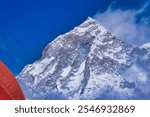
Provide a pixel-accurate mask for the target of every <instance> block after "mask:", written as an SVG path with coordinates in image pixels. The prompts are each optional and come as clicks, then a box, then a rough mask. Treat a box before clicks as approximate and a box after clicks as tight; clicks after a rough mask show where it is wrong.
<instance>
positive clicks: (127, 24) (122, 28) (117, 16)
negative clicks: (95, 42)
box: [94, 4, 150, 45]
mask: <svg viewBox="0 0 150 117" xmlns="http://www.w3.org/2000/svg"><path fill="white" fill-rule="evenodd" d="M147 5H148V4H146V5H145V6H143V7H142V8H141V9H138V10H133V9H132V10H131V9H130V10H121V9H116V10H112V8H111V6H110V7H109V8H108V9H107V10H106V11H105V12H104V13H97V14H96V15H95V16H94V18H95V19H96V20H97V21H98V22H99V23H100V24H101V25H103V26H105V27H106V28H107V29H108V30H110V31H111V32H112V33H114V34H115V35H116V36H118V37H119V38H120V39H122V40H123V41H125V42H127V43H132V44H135V45H141V44H143V43H145V42H148V41H150V25H149V21H150V18H149V17H148V18H145V17H142V18H141V19H140V21H139V22H138V23H137V21H136V20H137V15H139V14H141V13H142V12H143V11H144V10H145V9H146V7H147Z"/></svg>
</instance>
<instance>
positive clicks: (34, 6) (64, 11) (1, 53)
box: [0, 0, 149, 75]
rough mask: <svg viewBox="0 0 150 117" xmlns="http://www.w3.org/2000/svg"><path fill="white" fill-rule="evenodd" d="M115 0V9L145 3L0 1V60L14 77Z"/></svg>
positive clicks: (130, 0)
mask: <svg viewBox="0 0 150 117" xmlns="http://www.w3.org/2000/svg"><path fill="white" fill-rule="evenodd" d="M114 1H115V4H114V6H115V7H114V8H122V9H134V8H138V7H140V6H141V5H143V4H144V3H145V1H146V0H143V1H142V0H0V60H2V61H3V62H4V63H5V64H6V65H7V66H8V67H9V68H10V69H11V71H12V72H13V73H14V74H15V75H17V74H18V73H19V72H20V71H21V70H22V68H23V67H24V66H25V65H27V64H29V63H32V62H34V61H35V60H37V59H39V58H40V57H41V53H42V50H43V49H44V47H45V46H46V45H47V44H48V43H49V42H51V41H52V40H53V39H54V38H55V37H57V36H58V35H60V34H63V33H66V32H68V31H69V30H71V29H73V28H74V27H75V26H78V25H79V24H80V23H82V22H83V21H84V20H85V19H86V18H87V17H88V16H91V17H92V16H93V15H94V14H95V13H97V12H98V11H99V12H104V11H105V10H106V9H107V7H108V6H109V5H110V4H111V3H112V2H114ZM144 15H148V16H149V12H145V13H144Z"/></svg>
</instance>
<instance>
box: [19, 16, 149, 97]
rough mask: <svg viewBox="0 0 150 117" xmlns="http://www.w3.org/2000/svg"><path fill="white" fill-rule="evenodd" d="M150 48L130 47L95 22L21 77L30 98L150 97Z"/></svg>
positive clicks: (58, 43)
mask: <svg viewBox="0 0 150 117" xmlns="http://www.w3.org/2000/svg"><path fill="white" fill-rule="evenodd" d="M149 70H150V44H149V43H147V44H145V45H143V46H141V47H136V46H132V45H129V44H126V43H124V42H122V41H121V40H119V39H118V37H116V36H115V35H113V34H112V33H111V32H109V31H108V30H107V29H105V28H104V27H103V26H101V25H100V24H98V23H97V22H96V21H95V20H93V19H92V18H88V19H87V20H86V21H85V22H84V23H82V24H81V25H79V26H78V27H75V28H74V29H73V30H71V31H70V32H68V33H66V34H64V35H60V36H58V37H57V38H56V39H54V41H52V42H51V43H49V44H48V45H47V46H46V48H45V49H44V51H43V54H42V57H41V59H40V60H38V61H36V62H34V63H33V64H31V65H27V66H26V67H25V68H24V69H23V71H22V72H21V73H20V74H19V75H18V76H17V78H18V81H19V82H20V84H21V85H22V87H23V89H24V93H25V94H26V97H27V98H29V99H148V98H149V99H150V85H149V84H150V73H149Z"/></svg>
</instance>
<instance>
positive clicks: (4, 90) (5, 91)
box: [0, 62, 25, 100]
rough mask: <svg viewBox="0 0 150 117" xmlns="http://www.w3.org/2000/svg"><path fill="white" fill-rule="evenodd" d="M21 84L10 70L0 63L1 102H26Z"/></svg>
mask: <svg viewBox="0 0 150 117" xmlns="http://www.w3.org/2000/svg"><path fill="white" fill-rule="evenodd" d="M24 99H25V98H24V95H23V92H22V90H21V88H20V85H19V83H18V82H17V80H16V78H15V77H14V76H13V74H12V73H11V72H10V71H9V69H8V68H7V67H6V66H5V65H4V64H3V63H2V62H0V100H24Z"/></svg>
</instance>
